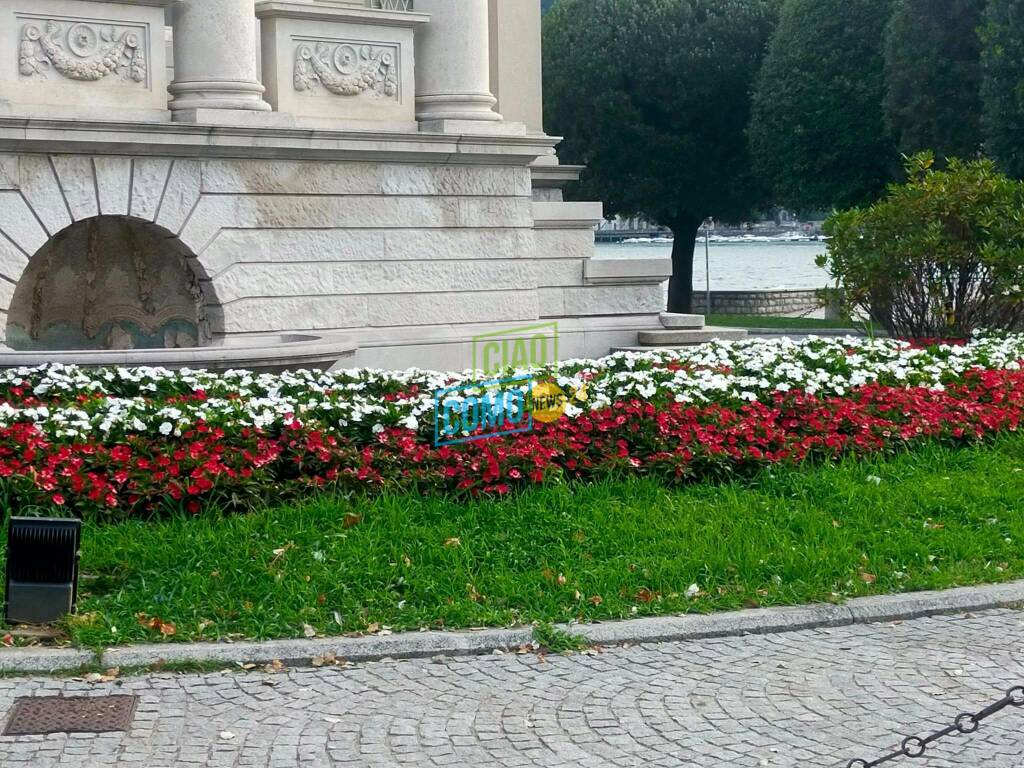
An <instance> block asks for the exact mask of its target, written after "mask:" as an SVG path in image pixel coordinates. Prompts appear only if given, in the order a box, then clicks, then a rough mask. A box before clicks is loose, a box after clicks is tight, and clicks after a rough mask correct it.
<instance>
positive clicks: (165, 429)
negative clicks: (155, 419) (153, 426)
mask: <svg viewBox="0 0 1024 768" xmlns="http://www.w3.org/2000/svg"><path fill="white" fill-rule="evenodd" d="M173 431H174V425H173V424H171V422H169V421H165V422H164V423H163V424H161V425H160V434H161V435H169V434H171V432H173Z"/></svg>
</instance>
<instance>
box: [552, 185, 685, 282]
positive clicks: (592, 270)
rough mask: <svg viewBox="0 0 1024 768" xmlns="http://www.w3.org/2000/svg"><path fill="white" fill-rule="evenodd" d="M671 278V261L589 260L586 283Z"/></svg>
mask: <svg viewBox="0 0 1024 768" xmlns="http://www.w3.org/2000/svg"><path fill="white" fill-rule="evenodd" d="M534 205H536V204H534ZM534 215H536V214H534ZM670 277H672V260H671V259H589V260H588V261H587V262H586V281H587V284H589V285H601V284H624V285H630V284H636V283H656V284H658V285H660V284H661V283H663V282H665V281H666V280H668V279H669V278H670Z"/></svg>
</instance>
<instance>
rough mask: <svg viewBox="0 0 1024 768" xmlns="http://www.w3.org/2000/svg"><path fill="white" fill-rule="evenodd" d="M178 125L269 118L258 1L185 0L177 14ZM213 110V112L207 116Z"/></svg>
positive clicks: (173, 105) (173, 103)
mask: <svg viewBox="0 0 1024 768" xmlns="http://www.w3.org/2000/svg"><path fill="white" fill-rule="evenodd" d="M168 90H169V91H170V93H171V96H172V99H171V103H170V108H171V111H172V113H173V115H174V119H175V120H178V121H183V122H196V121H205V120H204V117H205V115H204V113H205V114H206V115H216V114H217V113H218V112H219V113H222V114H223V113H225V112H227V113H230V112H232V111H249V112H269V111H270V105H269V104H267V103H266V102H265V101H264V100H263V90H264V89H263V86H262V85H261V84H260V82H259V78H258V77H257V74H256V15H255V10H254V3H253V0H181V1H180V2H179V3H177V5H176V6H175V12H174V81H173V82H172V83H171V85H170V87H169V88H168ZM208 110H210V111H211V112H207V111H208Z"/></svg>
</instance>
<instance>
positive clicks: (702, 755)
mask: <svg viewBox="0 0 1024 768" xmlns="http://www.w3.org/2000/svg"><path fill="white" fill-rule="evenodd" d="M1022 628H1024V613H1019V612H1015V611H993V612H988V613H983V614H977V615H975V616H960V617H944V618H934V619H922V620H917V621H909V622H905V623H901V624H884V625H872V626H857V627H847V628H841V629H832V630H815V631H807V632H792V633H785V634H777V635H770V636H757V637H744V638H724V639H717V640H706V641H700V642H688V643H664V644H658V645H641V646H632V647H626V648H610V649H606V650H605V651H604V652H602V653H599V654H596V655H575V656H571V657H564V656H548V657H546V658H544V659H541V658H538V657H537V656H535V655H515V654H505V655H493V656H486V657H476V658H467V659H447V660H416V661H404V662H387V661H385V662H381V663H374V664H361V665H356V666H349V667H347V668H329V669H328V668H323V669H295V670H290V671H285V672H282V673H279V674H277V675H273V676H270V675H266V674H263V673H248V674H245V673H221V674H208V675H198V674H196V675H170V674H163V675H157V676H153V677H145V678H131V679H125V680H123V681H121V685H120V686H118V685H117V684H115V683H101V684H97V685H89V684H87V683H84V682H81V681H73V680H52V679H10V680H0V714H2V713H5V712H7V711H8V710H9V709H10V707H11V704H12V702H13V700H14V698H15V697H16V696H39V695H53V694H56V693H64V694H67V695H75V694H78V695H81V694H82V693H83V692H84V693H88V694H91V695H102V694H106V693H111V692H118V693H134V694H137V695H138V696H139V697H140V702H139V708H138V713H137V716H136V720H135V724H134V726H133V728H132V730H131V731H130V732H129V733H127V734H110V735H92V736H87V735H71V736H66V735H57V736H49V737H21V738H10V737H0V766H3V768H16V767H17V768H21V766H26V765H31V766H46V767H49V766H76V767H77V768H93V767H94V766H103V767H104V768H107V767H108V766H115V765H116V766H119V768H128V767H132V768H134V767H136V766H138V767H140V768H141V767H142V766H145V768H159V767H160V766H261V767H264V768H292V767H293V766H302V768H307V767H318V766H336V765H337V766H349V765H352V766H402V765H415V766H432V765H437V766H544V767H545V768H556V767H557V768H561V767H562V766H581V767H584V766H586V767H590V766H593V767H595V768H596V767H597V766H615V767H616V768H618V767H619V766H666V767H668V766H715V767H717V766H800V767H801V768H808V767H810V766H845V765H846V763H847V761H848V760H850V759H852V758H854V757H865V758H867V759H873V758H876V757H879V756H881V755H882V754H884V752H885V751H887V749H888V748H890V747H891V746H892V745H894V744H896V743H898V742H899V741H900V739H902V737H903V736H904V735H908V734H912V733H924V732H928V731H931V730H933V729H937V728H939V727H942V726H944V725H945V724H947V723H949V722H951V721H952V719H953V717H954V716H955V715H956V714H957V713H958V712H960V711H963V710H965V709H966V710H970V711H977V710H979V709H981V708H982V707H984V706H986V705H987V704H989V703H990V702H992V701H995V700H996V699H998V698H999V697H1000V696H1001V695H1002V694H1003V692H1004V691H1005V690H1006V689H1007V688H1009V687H1011V686H1012V685H1014V684H1019V683H1024V648H1022V646H1021V638H1022ZM268 683H271V684H268ZM934 746H935V749H934V753H930V754H932V757H931V759H929V760H906V759H904V760H900V761H896V762H893V763H889V764H887V766H888V765H893V766H900V765H905V764H910V765H927V766H929V768H944V767H945V766H966V767H969V768H974V767H975V766H984V767H985V768H1009V767H1010V766H1013V767H1018V766H1024V709H1013V708H1009V709H1006V710H1004V711H1003V712H1002V713H1000V714H998V715H996V716H995V717H994V718H992V719H991V720H989V721H987V722H986V724H985V725H984V726H983V727H982V728H981V730H979V731H978V732H977V733H976V734H974V735H973V736H971V737H963V736H958V737H951V738H949V739H945V740H943V741H941V742H939V743H937V744H936V745H934Z"/></svg>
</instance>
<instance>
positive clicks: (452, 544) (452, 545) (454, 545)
mask: <svg viewBox="0 0 1024 768" xmlns="http://www.w3.org/2000/svg"><path fill="white" fill-rule="evenodd" d="M444 545H445V546H446V547H447V548H448V549H458V548H459V547H461V546H462V539H460V538H459V537H458V536H454V537H452V538H450V539H445V541H444Z"/></svg>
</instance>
